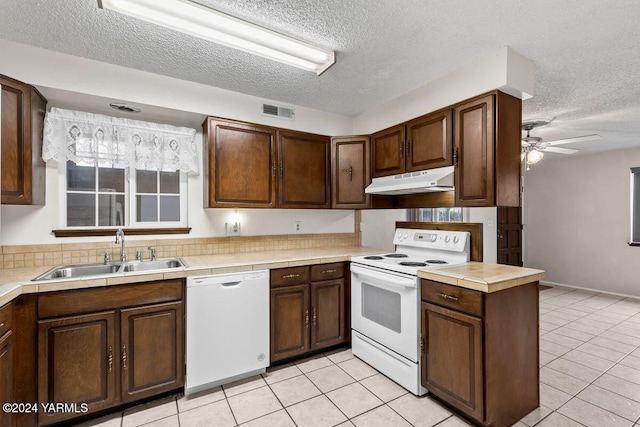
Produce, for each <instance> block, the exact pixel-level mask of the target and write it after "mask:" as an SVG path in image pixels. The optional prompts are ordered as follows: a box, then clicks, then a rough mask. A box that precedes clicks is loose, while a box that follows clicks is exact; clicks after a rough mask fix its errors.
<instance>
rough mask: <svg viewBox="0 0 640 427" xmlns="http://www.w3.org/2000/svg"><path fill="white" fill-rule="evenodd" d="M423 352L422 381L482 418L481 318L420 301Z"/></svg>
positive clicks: (433, 391)
mask: <svg viewBox="0 0 640 427" xmlns="http://www.w3.org/2000/svg"><path fill="white" fill-rule="evenodd" d="M421 307H422V334H423V337H424V340H425V355H424V359H423V364H422V384H423V385H424V386H425V387H426V388H428V389H429V392H431V393H433V394H435V395H436V396H438V397H440V398H441V399H443V400H445V401H446V402H448V403H449V404H451V405H453V406H454V407H456V408H458V409H459V410H461V411H463V412H465V413H467V414H469V415H470V416H472V417H473V418H475V419H477V420H483V417H484V405H483V397H484V392H483V373H482V366H483V365H482V363H483V354H482V320H481V319H479V318H477V317H474V316H470V315H468V314H464V313H461V312H458V311H453V310H449V309H446V308H442V307H439V306H437V305H433V304H428V303H424V302H423V303H421Z"/></svg>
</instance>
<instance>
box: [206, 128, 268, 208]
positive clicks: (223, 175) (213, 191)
mask: <svg viewBox="0 0 640 427" xmlns="http://www.w3.org/2000/svg"><path fill="white" fill-rule="evenodd" d="M204 141H205V147H206V148H205V156H204V157H205V159H206V163H207V164H206V165H205V174H208V176H206V177H205V199H206V200H207V201H206V202H205V206H208V207H265V208H274V207H275V206H276V177H275V173H276V146H275V132H274V130H273V129H272V128H269V127H266V126H258V125H253V124H249V123H240V122H233V121H226V120H218V119H213V118H210V119H208V120H207V121H206V122H205V125H204Z"/></svg>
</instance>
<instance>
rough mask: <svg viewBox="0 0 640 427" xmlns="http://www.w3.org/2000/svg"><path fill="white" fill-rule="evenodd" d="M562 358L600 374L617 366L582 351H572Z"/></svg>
mask: <svg viewBox="0 0 640 427" xmlns="http://www.w3.org/2000/svg"><path fill="white" fill-rule="evenodd" d="M562 358H563V359H566V360H571V361H572V362H576V363H579V364H581V365H584V366H588V367H589V368H592V369H595V370H596V371H600V372H604V371H606V370H607V369H609V368H610V367H612V366H613V365H614V364H615V362H612V361H611V360H607V359H603V358H601V357H598V356H594V355H592V354H589V353H584V352H582V351H580V350H571V351H570V352H569V353H567V354H565V355H563V356H562Z"/></svg>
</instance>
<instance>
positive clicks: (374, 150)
mask: <svg viewBox="0 0 640 427" xmlns="http://www.w3.org/2000/svg"><path fill="white" fill-rule="evenodd" d="M404 132H405V128H404V124H402V125H398V126H394V127H391V128H389V129H385V130H381V131H380V132H376V133H374V134H373V135H371V176H372V177H373V178H377V177H380V176H388V175H396V174H399V173H403V172H404V151H405V149H404V136H405V133H404Z"/></svg>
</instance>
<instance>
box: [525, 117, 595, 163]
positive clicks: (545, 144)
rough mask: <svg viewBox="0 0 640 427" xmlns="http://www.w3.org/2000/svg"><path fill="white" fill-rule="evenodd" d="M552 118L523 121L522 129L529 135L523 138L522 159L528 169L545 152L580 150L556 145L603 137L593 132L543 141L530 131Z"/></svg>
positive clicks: (574, 151) (570, 152)
mask: <svg viewBox="0 0 640 427" xmlns="http://www.w3.org/2000/svg"><path fill="white" fill-rule="evenodd" d="M550 121H551V120H546V119H538V120H530V121H526V122H523V123H522V130H523V131H526V132H527V136H525V137H524V138H522V154H521V156H520V157H521V159H522V161H523V162H525V164H526V165H527V170H529V169H530V165H532V164H534V163H538V162H539V161H540V160H542V157H543V156H544V152H545V151H546V152H549V153H559V154H573V153H577V152H578V151H580V150H575V149H573V148H562V147H555V145H562V144H570V143H575V142H583V141H592V140H595V139H600V138H602V137H601V136H600V135H597V134H592V135H584V136H576V137H573V138H563V139H556V140H553V141H543V140H542V138H540V137H538V136H531V135H530V134H529V133H530V132H531V131H532V130H533V129H535V128H537V127H541V126H545V125H548V124H549V122H550Z"/></svg>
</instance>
